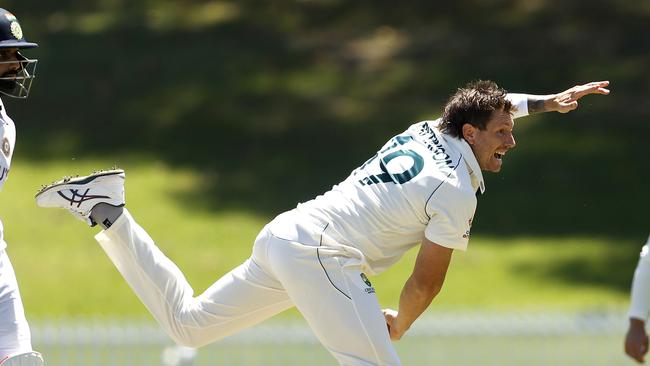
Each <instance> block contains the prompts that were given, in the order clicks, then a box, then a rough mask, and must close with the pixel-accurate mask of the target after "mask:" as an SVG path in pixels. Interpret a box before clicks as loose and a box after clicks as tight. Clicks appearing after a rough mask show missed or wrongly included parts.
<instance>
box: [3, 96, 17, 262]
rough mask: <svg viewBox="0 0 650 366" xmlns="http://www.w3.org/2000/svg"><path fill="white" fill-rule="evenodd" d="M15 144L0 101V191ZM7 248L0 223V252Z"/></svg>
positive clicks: (13, 132)
mask: <svg viewBox="0 0 650 366" xmlns="http://www.w3.org/2000/svg"><path fill="white" fill-rule="evenodd" d="M15 144H16V126H15V125H14V121H13V120H12V119H11V118H10V117H9V116H8V115H7V111H6V110H5V106H4V104H3V103H2V99H0V189H2V186H3V185H4V183H5V181H6V180H7V176H8V175H9V167H10V166H11V157H12V156H13V154H14V146H15ZM6 247H7V244H6V243H5V241H4V227H3V225H2V221H0V250H3V249H4V248H6Z"/></svg>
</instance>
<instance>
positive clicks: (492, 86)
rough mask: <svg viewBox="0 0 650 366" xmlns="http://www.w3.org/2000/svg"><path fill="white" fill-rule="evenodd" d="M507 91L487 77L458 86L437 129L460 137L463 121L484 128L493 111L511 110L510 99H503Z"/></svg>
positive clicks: (508, 111) (461, 135)
mask: <svg viewBox="0 0 650 366" xmlns="http://www.w3.org/2000/svg"><path fill="white" fill-rule="evenodd" d="M507 94H508V92H507V91H506V90H505V89H502V88H499V86H498V85H497V84H496V83H495V82H494V81H490V80H476V81H472V82H470V83H468V84H467V85H465V87H463V88H459V89H458V90H457V91H456V94H454V95H452V96H451V98H449V101H447V104H446V105H445V111H444V113H443V114H442V122H441V123H440V130H441V131H442V132H444V133H446V134H449V135H452V136H454V137H459V138H460V137H463V125H464V124H465V123H469V124H470V125H472V126H474V127H477V128H479V129H480V130H485V126H486V124H487V121H488V120H489V119H490V116H491V115H492V112H494V111H496V110H503V111H504V112H506V113H512V112H513V111H514V108H515V107H513V105H512V103H511V102H510V101H509V100H508V99H506V95H507Z"/></svg>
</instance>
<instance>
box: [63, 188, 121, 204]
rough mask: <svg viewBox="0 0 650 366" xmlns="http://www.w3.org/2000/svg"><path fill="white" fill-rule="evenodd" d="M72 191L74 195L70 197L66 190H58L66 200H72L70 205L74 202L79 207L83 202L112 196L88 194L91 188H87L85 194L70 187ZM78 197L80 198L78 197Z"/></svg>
mask: <svg viewBox="0 0 650 366" xmlns="http://www.w3.org/2000/svg"><path fill="white" fill-rule="evenodd" d="M69 191H70V193H72V195H71V196H70V197H66V195H65V194H63V192H64V191H58V192H56V193H57V194H58V195H59V196H61V197H62V198H63V199H64V200H66V201H68V202H70V206H72V205H73V204H75V203H76V204H77V207H80V206H81V204H82V203H84V202H86V201H89V200H93V199H101V198H110V197H109V196H101V195H88V191H90V188H88V189H86V192H84V193H83V194H79V193H78V190H76V189H69ZM77 197H78V198H77Z"/></svg>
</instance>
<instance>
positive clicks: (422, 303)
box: [384, 238, 453, 341]
mask: <svg viewBox="0 0 650 366" xmlns="http://www.w3.org/2000/svg"><path fill="white" fill-rule="evenodd" d="M452 253H453V249H450V248H445V247H443V246H440V245H438V244H436V243H433V242H431V241H430V240H428V239H426V238H424V239H423V241H422V245H421V246H420V251H419V252H418V256H417V259H416V260H415V266H414V268H413V273H411V276H410V277H409V279H408V280H407V281H406V283H405V284H404V288H403V289H402V293H401V295H400V299H399V310H398V311H397V312H396V311H394V310H390V309H386V310H384V316H385V317H386V324H387V325H388V329H389V332H390V338H391V339H392V340H395V341H396V340H399V339H400V338H402V336H403V335H404V333H405V332H406V331H407V330H408V329H409V328H410V327H411V324H413V322H414V321H415V319H417V318H418V317H419V316H420V314H422V312H424V310H425V309H426V308H427V307H428V306H429V304H431V301H433V298H434V297H436V295H437V294H438V293H439V292H440V289H442V284H443V282H444V281H445V275H446V274H447V268H448V267H449V262H450V261H451V254H452Z"/></svg>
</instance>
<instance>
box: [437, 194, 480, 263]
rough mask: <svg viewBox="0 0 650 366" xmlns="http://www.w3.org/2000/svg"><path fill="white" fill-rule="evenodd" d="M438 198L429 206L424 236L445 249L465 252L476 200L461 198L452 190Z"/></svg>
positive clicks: (473, 198)
mask: <svg viewBox="0 0 650 366" xmlns="http://www.w3.org/2000/svg"><path fill="white" fill-rule="evenodd" d="M439 197H440V199H439V200H436V202H435V203H433V204H430V210H431V211H430V212H431V218H430V219H429V223H428V224H427V226H426V228H425V229H424V236H425V237H426V238H427V239H429V240H430V241H432V242H434V243H436V244H438V245H441V246H443V247H446V248H451V249H459V250H462V251H465V250H467V244H468V243H469V231H470V228H471V225H472V216H474V210H475V209H476V198H475V197H474V196H471V197H463V196H462V195H460V194H457V192H455V190H454V189H450V190H447V191H446V192H441V194H440V196H439ZM443 197H444V198H443Z"/></svg>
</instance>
